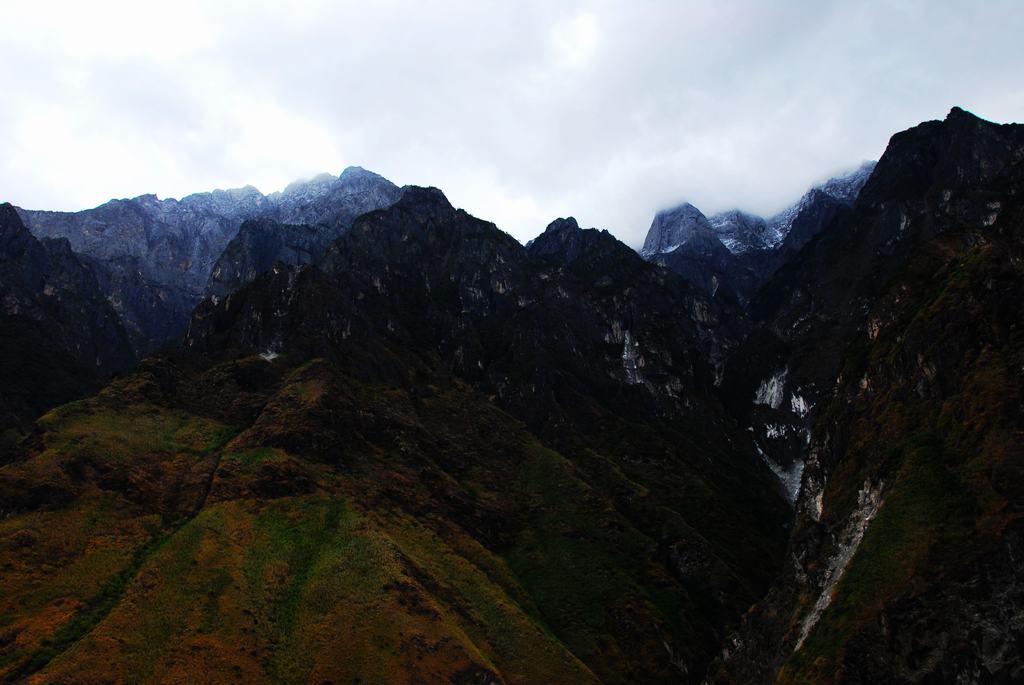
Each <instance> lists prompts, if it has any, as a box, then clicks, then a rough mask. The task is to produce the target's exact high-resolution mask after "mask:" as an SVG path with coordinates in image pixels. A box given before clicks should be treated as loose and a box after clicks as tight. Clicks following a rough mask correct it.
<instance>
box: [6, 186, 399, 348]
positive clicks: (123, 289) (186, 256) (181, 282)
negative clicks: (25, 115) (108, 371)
mask: <svg viewBox="0 0 1024 685" xmlns="http://www.w3.org/2000/svg"><path fill="white" fill-rule="evenodd" d="M399 193H400V189H399V188H398V186H396V185H395V184H393V183H391V182H390V181H388V180H387V179H385V178H384V177H382V176H380V175H378V174H375V173H373V172H370V171H367V170H365V169H362V168H359V167H349V168H348V169H345V170H344V171H343V172H342V173H341V174H340V175H339V176H332V175H331V174H320V175H319V176H316V177H314V178H312V179H308V180H305V181H296V182H294V183H291V184H289V186H288V187H287V188H285V190H284V191H280V192H276V193H271V194H270V195H263V194H262V193H261V192H260V191H259V190H258V189H256V188H255V187H253V186H251V185H248V186H243V187H242V188H233V189H228V190H214V191H211V192H203V193H194V194H192V195H188V196H185V197H183V198H182V199H181V200H175V199H166V200H160V199H159V198H158V197H157V196H156V195H153V194H148V195H141V196H139V197H137V198H133V199H130V200H111V201H110V202H107V203H105V204H102V205H100V206H99V207H96V208H93V209H88V210H84V211H81V212H47V211H33V210H24V209H19V210H18V212H19V214H20V216H21V218H22V220H23V221H24V222H25V224H26V225H27V226H28V227H29V229H30V230H31V231H32V233H33V234H34V235H35V236H37V237H40V238H66V239H67V240H68V241H69V242H70V244H71V248H72V249H73V250H74V251H75V252H76V253H78V254H80V255H83V256H84V257H85V258H87V259H89V260H91V262H92V263H93V265H94V266H95V267H96V268H97V269H98V270H99V272H100V279H99V280H100V285H101V287H102V288H103V290H104V292H105V294H106V296H107V298H108V300H109V301H110V302H111V303H112V304H113V305H114V307H115V308H116V309H117V310H118V313H119V315H120V316H121V318H122V320H124V322H125V324H126V327H127V328H128V330H129V333H130V334H131V335H132V339H133V344H134V346H135V348H136V350H137V351H138V352H139V353H140V354H147V353H149V352H152V351H154V350H156V349H157V348H159V347H160V346H161V345H162V344H164V343H166V342H168V341H170V340H174V339H176V338H177V337H178V336H179V335H180V334H181V333H182V329H183V327H184V325H185V323H186V321H187V320H188V316H189V314H190V312H191V311H192V308H193V307H194V306H195V305H196V303H197V302H198V301H199V300H200V299H201V298H202V297H203V295H204V294H218V295H219V294H225V293H226V292H229V291H230V290H231V289H232V288H235V287H238V286H239V285H240V284H242V283H245V282H247V280H248V279H249V278H250V277H252V276H253V275H255V274H257V273H259V272H260V267H259V265H263V264H272V263H273V262H274V261H275V260H282V261H284V262H286V263H291V264H302V263H308V262H310V261H312V260H315V259H316V258H318V257H319V256H320V255H321V254H322V253H323V251H324V249H326V247H327V245H329V244H330V242H331V241H332V240H334V239H336V238H337V237H338V235H340V234H341V233H342V232H344V231H345V230H347V229H348V227H349V226H350V225H351V223H352V220H353V219H355V218H356V217H357V216H359V215H360V214H362V213H364V212H367V211H370V210H373V209H378V208H380V207H386V206H388V205H390V204H391V203H393V202H394V201H395V200H396V199H398V196H399ZM251 219H262V220H266V221H262V222H257V223H255V224H253V225H252V226H250V227H249V229H248V230H246V231H244V232H242V233H240V232H239V228H240V226H242V225H243V224H244V223H245V222H246V221H248V220H251ZM268 222H269V223H268ZM285 225H289V226H301V227H304V228H299V229H295V228H282V229H281V230H277V229H276V228H271V227H272V226H285ZM309 227H314V228H315V230H312V229H310V228H309ZM236 238H238V239H239V240H238V242H237V244H232V243H234V242H235V239H236ZM215 273H216V275H215Z"/></svg>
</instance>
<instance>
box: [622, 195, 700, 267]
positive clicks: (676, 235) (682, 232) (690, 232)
mask: <svg viewBox="0 0 1024 685" xmlns="http://www.w3.org/2000/svg"><path fill="white" fill-rule="evenodd" d="M700 234H704V235H705V236H707V235H711V236H713V235H714V229H713V228H712V227H711V224H710V223H709V222H708V219H707V217H706V216H704V214H703V213H702V212H701V211H700V210H699V209H697V208H696V207H694V206H693V205H692V204H690V203H689V202H684V203H683V204H681V205H679V206H678V207H673V208H672V209H665V210H662V211H660V212H658V213H657V214H656V215H655V216H654V221H653V222H651V227H650V229H648V231H647V238H646V239H645V240H644V245H643V248H641V250H640V254H641V255H642V256H645V257H646V256H651V255H655V254H662V253H666V252H671V251H672V250H674V249H676V248H678V247H679V246H681V245H683V244H685V243H686V242H688V241H690V240H691V239H693V237H694V236H696V235H700Z"/></svg>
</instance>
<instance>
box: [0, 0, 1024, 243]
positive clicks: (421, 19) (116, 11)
mask: <svg viewBox="0 0 1024 685" xmlns="http://www.w3.org/2000/svg"><path fill="white" fill-rule="evenodd" d="M1021 35H1024V8H1022V6H1021V4H1020V3H1019V1H1017V0H1011V1H1002V0H987V1H986V2H984V3H965V2H960V1H949V2H944V1H938V0H935V1H930V2H926V1H924V0H920V1H917V0H906V1H899V2H872V1H868V2H858V3H853V2H813V3H811V2H803V1H800V2H772V3H764V2H754V1H753V0H751V1H749V2H739V1H733V2H720V1H718V2H713V1H707V2H693V1H685V2H684V1H671V0H666V1H664V2H658V1H654V0H633V1H631V2H584V1H580V2H571V1H567V2H557V3H552V2H533V1H530V0H522V1H519V2H507V3H498V2H484V1H480V0H474V1H469V2H460V1H455V2H445V3H423V2H414V1H411V0H410V1H406V0H384V1H382V2H374V3H367V2H330V1H327V0H324V1H322V2H299V1H296V2H291V3H261V2H234V1H233V0H232V1H228V2H217V3H212V2H209V3H203V2H190V1H188V0H185V1H182V2H176V3H173V4H160V3H139V2H96V3H73V2H68V3H62V2H37V3H12V4H11V5H10V6H7V7H5V8H4V13H3V21H2V22H0V79H2V82H3V84H4V88H3V89H2V91H0V149H2V150H3V154H2V155H0V201H11V202H13V203H15V204H18V205H20V206H23V207H27V208H38V209H66V210H73V209H83V208H86V207H91V206H95V205H97V204H100V203H101V202H104V201H105V200H107V199H109V198H111V197H131V196H135V195H139V194H142V193H149V192H154V193H157V194H158V195H160V196H161V197H179V196H182V195H186V194H188V193H191V192H196V191H202V190H209V189H212V188H218V187H219V188H224V187H234V186H241V185H245V184H249V183H251V184H253V185H256V186H257V187H258V188H260V190H262V191H264V192H271V191H274V190H279V189H281V188H283V187H284V186H285V185H287V184H288V183H289V182H290V181H292V180H295V179H297V178H301V177H308V176H312V175H314V174H316V173H318V172H322V171H329V172H331V173H335V174H336V173H339V172H340V171H341V170H342V169H343V168H344V167H346V166H348V165H360V166H363V167H366V168H368V169H372V170H374V171H377V172H378V173H381V174H383V175H385V176H387V177H388V178H389V179H391V180H393V181H394V182H396V183H398V184H408V183H412V184H422V185H436V186H438V187H440V188H442V189H443V190H444V191H445V193H446V194H447V195H448V197H449V198H450V199H451V201H452V202H453V203H454V204H456V205H458V206H461V207H464V208H465V209H467V210H468V211H470V212H471V213H473V214H475V215H477V216H480V217H482V218H486V219H489V220H492V221H495V222H496V223H497V224H498V225H499V227H501V228H502V229H504V230H506V231H508V232H510V233H512V234H513V235H515V236H516V237H517V238H519V239H521V240H525V239H528V238H531V237H533V236H535V235H536V234H537V233H539V232H540V231H542V230H543V229H544V226H545V225H546V224H547V223H548V222H549V221H550V220H551V219H553V218H554V217H557V216H566V215H570V214H572V215H575V216H576V217H577V218H578V219H579V220H580V223H581V224H582V225H594V226H598V227H601V228H607V229H609V230H611V231H612V232H613V233H614V234H616V235H617V236H618V237H619V238H621V239H622V240H624V241H625V242H627V243H629V244H631V245H633V246H638V245H639V244H640V243H641V242H642V241H643V236H644V234H645V233H646V230H647V227H648V226H649V224H650V221H651V218H652V216H653V215H654V213H655V212H656V211H657V210H659V209H662V208H665V207H667V206H671V205H674V204H678V203H679V202H681V201H683V200H688V201H690V202H693V203H694V204H695V205H697V206H698V207H700V208H701V209H703V210H705V211H706V212H708V213H710V212H714V211H718V210H722V209H727V208H730V207H733V206H739V207H741V208H743V209H746V210H748V211H752V212H756V213H761V214H771V213H774V212H775V211H777V210H779V209H781V208H782V207H783V206H785V205H787V204H789V203H790V202H793V201H795V200H796V199H797V198H798V197H799V196H800V194H801V193H802V192H803V191H804V190H806V189H807V188H808V187H809V186H811V185H812V184H813V183H815V182H817V181H821V180H823V179H824V178H827V177H828V176H830V175H834V174H835V173H838V172H842V171H845V170H849V169H851V168H854V167H856V166H858V165H859V163H860V162H861V161H863V160H865V159H876V158H877V157H878V156H879V155H880V154H881V153H882V151H883V150H884V148H885V145H886V142H887V141H888V138H889V136H890V135H891V134H892V133H894V132H895V131H898V130H901V129H904V128H907V127H909V126H912V125H914V124H916V123H918V122H920V121H922V120H926V119H935V118H942V117H943V116H945V114H946V112H947V111H948V110H949V108H950V107H951V106H952V105H954V104H956V105H960V106H962V107H964V108H965V109H969V110H971V111H973V112H975V113H976V114H978V115H979V116H982V117H985V118H988V119H992V120H995V121H1020V120H1022V119H1024V89H1022V88H1020V87H1019V84H1020V74H1021V73H1022V71H1024V41H1021V40H1020V36H1021Z"/></svg>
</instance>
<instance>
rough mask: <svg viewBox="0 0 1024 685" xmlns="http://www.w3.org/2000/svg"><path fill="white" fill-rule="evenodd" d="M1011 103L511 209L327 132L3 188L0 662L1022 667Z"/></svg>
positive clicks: (46, 676)
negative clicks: (807, 167)
mask: <svg viewBox="0 0 1024 685" xmlns="http://www.w3.org/2000/svg"><path fill="white" fill-rule="evenodd" d="M1022 170H1024V126H1021V125H1017V124H1008V125H998V124H993V123H990V122H987V121H984V120H982V119H980V118H978V117H976V116H974V115H972V114H970V113H968V112H965V111H963V110H961V109H959V108H954V109H953V110H952V111H951V112H950V113H949V114H948V115H947V116H946V118H945V119H944V120H941V121H930V122H925V123H922V124H920V125H919V126H916V127H914V128H912V129H909V130H907V131H903V132H901V133H897V134H896V135H894V136H893V137H892V139H891V140H890V142H889V145H888V147H887V148H886V150H885V153H884V154H883V155H882V157H881V158H880V159H879V160H878V162H877V164H876V163H874V162H870V163H866V164H863V165H862V166H860V167H859V168H857V169H856V170H855V171H853V172H852V173H849V174H846V175H843V176H840V177H837V178H834V179H831V180H829V181H827V182H825V183H822V184H820V185H818V186H815V187H814V188H812V189H810V190H809V191H808V192H807V193H806V194H805V195H804V196H803V197H801V198H800V199H799V200H798V201H797V202H796V203H794V204H793V205H792V206H791V207H790V208H788V209H786V210H785V211H783V212H781V213H779V214H778V215H776V216H774V217H769V218H763V217H758V216H754V215H751V214H749V213H745V212H742V211H740V210H732V211H728V212H723V213H720V214H715V215H712V216H710V217H707V216H705V215H704V214H703V213H702V212H700V210H698V209H697V208H696V207H694V206H692V205H690V204H682V205H680V206H678V207H675V208H672V209H668V210H665V211H662V212H659V213H658V214H657V215H656V216H655V217H654V219H653V222H652V224H651V227H650V230H649V232H648V234H647V238H646V240H645V242H644V245H643V247H642V249H641V250H639V252H638V251H635V250H633V249H632V248H630V247H628V246H627V245H625V244H623V243H621V242H620V241H618V240H617V239H616V238H615V237H614V236H612V235H611V234H610V233H608V232H607V231H601V230H597V229H593V228H581V227H580V226H579V225H578V223H577V221H576V220H575V219H573V218H571V217H565V218H559V219H556V220H554V221H552V222H551V224H550V225H548V226H547V228H546V229H545V230H544V231H543V232H542V233H540V235H538V236H537V237H536V238H535V239H534V240H532V241H530V242H529V243H528V244H527V245H525V246H524V245H522V244H520V243H519V242H518V241H516V240H515V239H514V238H512V237H511V236H509V235H507V234H505V233H503V232H502V231H501V230H500V229H498V228H497V227H496V226H495V225H494V224H493V223H490V222H487V221H485V220H482V219H478V218H476V217H473V216H471V215H469V214H468V213H466V212H465V211H463V210H461V209H457V208H455V207H453V206H452V205H451V204H450V203H449V202H448V200H447V198H446V197H445V196H444V194H443V193H442V192H441V191H440V190H438V189H436V188H423V187H415V186H407V187H404V188H399V187H397V186H395V185H394V184H392V183H390V182H389V181H387V180H386V179H384V178H382V177H380V176H378V175H376V174H373V173H371V172H368V171H365V170H363V169H359V168H356V167H352V168H349V169H346V170H345V171H344V172H343V173H342V174H341V175H340V176H338V177H333V176H328V175H323V176H319V177H316V178H314V179H312V180H310V181H307V182H301V183H297V184H293V185H291V186H289V187H288V188H287V189H285V190H284V191H283V192H281V193H275V194H272V195H263V194H261V193H260V192H259V191H257V190H256V189H255V188H252V187H247V188H243V189H239V190H229V191H214V192H212V193H202V194H198V195H192V196H189V197H186V198H183V199H181V200H158V199H157V198H156V197H154V196H142V197H139V198H135V199H132V200H114V201H111V202H109V203H107V204H105V205H102V206H100V207H97V208H95V209H92V210H86V211H84V212H76V213H58V212H42V211H32V210H23V209H18V208H15V207H13V206H11V205H0V304H2V310H0V323H2V327H0V371H2V374H3V380H4V382H3V383H2V385H0V420H2V421H3V424H2V425H0V434H2V438H0V587H2V588H3V590H4V591H3V593H0V678H3V679H4V680H5V681H7V682H32V683H70V682H183V681H194V680H196V679H201V680H203V681H207V682H317V683H328V682H330V683H378V682H395V683H456V684H459V685H470V684H474V685H476V684H479V685H483V684H490V683H510V684H511V683H553V682H557V683H705V682H706V683H844V684H845V683H881V682H886V683H890V682H891V683H946V682H950V683H954V682H957V683H974V682H978V683H1004V682H1005V683H1010V682H1018V681H1020V680H1022V679H1024V661H1022V658H1021V646H1022V645H1024V577H1022V576H1024V572H1022V568H1024V567H1022V565H1021V564H1020V562H1019V560H1020V559H1021V558H1024V537H1022V536H1024V513H1022V512H1024V453H1022V447H1021V445H1022V444H1024V441H1022V438H1024V395H1022V385H1021V383H1020V379H1021V375H1022V370H1024V330H1022V329H1021V322H1022V321H1024V292H1022V290H1024V288H1022V285H1024V281H1022V269H1024V205H1022V203H1021V197H1022V194H1024V171H1022Z"/></svg>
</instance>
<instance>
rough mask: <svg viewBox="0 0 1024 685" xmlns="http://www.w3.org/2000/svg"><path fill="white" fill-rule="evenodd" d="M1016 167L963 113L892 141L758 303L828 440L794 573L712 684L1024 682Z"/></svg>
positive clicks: (1007, 132)
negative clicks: (848, 202)
mask: <svg viewBox="0 0 1024 685" xmlns="http://www.w3.org/2000/svg"><path fill="white" fill-rule="evenodd" d="M1022 160H1024V127H1021V126H1018V125H1006V126H998V125H995V124H991V123H988V122H985V121H982V120H980V119H977V118H976V117H974V116H972V115H970V114H968V113H966V112H963V111H961V110H958V109H954V110H953V111H952V112H950V114H949V116H948V117H947V118H946V120H945V121H942V122H938V121H936V122H928V123H925V124H922V125H920V126H918V127H916V128H913V129H911V130H909V131H905V132H903V133H900V134H897V135H896V136H894V137H893V138H892V140H891V141H890V144H889V147H888V149H887V150H886V153H885V155H884V156H883V157H882V159H881V160H880V161H879V163H878V167H877V169H875V171H874V173H873V175H872V176H871V179H870V180H869V181H868V183H867V184H866V185H865V187H864V189H863V191H862V192H861V194H860V197H859V198H858V200H857V202H856V204H855V205H854V207H853V209H852V211H850V212H848V213H846V214H843V215H841V216H840V217H838V218H837V219H836V221H835V222H834V223H833V225H831V226H830V227H829V228H828V229H827V231H825V232H824V233H822V234H821V236H820V237H819V238H817V239H816V240H814V241H812V242H811V243H810V244H809V245H808V246H807V247H806V248H805V249H804V250H803V251H802V252H801V253H800V257H799V259H797V260H794V261H792V262H791V263H790V264H789V265H788V266H786V267H784V268H783V269H782V270H781V271H780V272H779V273H778V274H776V276H775V277H774V278H773V279H772V281H770V282H769V283H768V285H767V286H766V287H765V289H764V290H763V291H762V293H761V296H760V297H759V299H758V300H757V301H756V302H755V306H754V309H755V313H756V314H757V316H758V318H759V319H760V320H761V321H762V322H764V323H763V327H762V328H761V329H760V331H759V332H757V333H756V334H755V335H756V336H757V337H759V338H760V339H761V341H760V342H759V343H758V347H760V348H762V349H764V348H767V347H770V345H766V344H765V343H764V340H765V339H773V340H774V341H775V342H774V343H773V344H774V346H775V350H776V351H775V353H774V357H775V358H774V359H772V360H771V361H770V362H766V363H765V364H764V365H762V367H761V370H760V375H761V376H763V377H765V378H767V377H770V376H771V375H772V374H773V373H776V370H777V369H779V368H784V369H785V371H786V373H785V375H784V376H783V378H784V379H785V385H784V387H783V389H782V390H781V392H780V393H779V398H780V402H779V404H780V405H781V406H785V404H787V400H789V401H790V402H793V403H794V406H795V404H796V403H795V401H794V398H795V397H796V396H797V393H798V394H799V397H800V398H801V399H800V403H801V404H802V405H806V407H808V408H809V409H810V422H809V424H808V426H809V427H810V428H811V429H812V432H811V433H810V434H809V445H808V447H807V452H806V454H807V455H808V462H807V465H806V468H805V470H804V473H803V489H802V491H801V492H800V495H799V500H798V503H797V521H796V524H795V529H794V534H793V537H792V540H791V542H790V550H789V556H790V563H789V565H788V569H787V573H786V575H785V577H784V579H783V580H782V581H780V582H779V583H778V584H777V586H776V587H775V588H774V589H773V590H772V592H771V594H770V595H769V597H768V599H766V600H765V601H763V602H762V603H760V604H759V605H758V606H756V607H755V608H754V609H753V610H752V611H751V613H750V615H749V616H748V618H747V620H746V622H745V629H744V630H743V631H741V632H740V633H739V634H738V635H737V636H736V637H735V638H734V640H733V641H732V642H731V644H730V645H729V647H728V648H727V649H726V652H725V653H724V654H723V656H722V658H721V661H720V663H719V664H718V666H717V667H716V670H715V673H716V674H717V675H716V676H715V678H713V679H712V680H713V681H716V682H723V683H725V682H737V681H738V680H751V681H762V682H765V681H768V682H770V681H773V680H777V681H778V682H794V683H796V682H799V683H807V682H841V683H854V682H858V683H859V682H878V681H879V680H883V681H892V682H1013V681H1016V680H1019V679H1020V678H1021V677H1022V675H1024V671H1022V665H1021V661H1020V652H1019V644H1020V640H1021V636H1022V633H1021V630H1022V629H1021V623H1020V621H1019V617H1020V616H1021V613H1022V611H1024V605H1022V603H1021V599H1022V597H1021V594H1020V593H1019V592H1018V591H1017V590H1016V588H1017V587H1019V584H1020V580H1021V571H1020V568H1021V567H1020V565H1019V564H1014V563H1013V562H1011V561H1010V560H1011V559H1013V558H1014V555H1015V554H1016V553H1017V550H1018V549H1019V546H1020V535H1021V530H1022V522H1021V514H1020V511H1021V504H1022V499H1021V497H1022V491H1021V488H1020V484H1021V483H1022V482H1024V479H1022V477H1021V476H1022V475H1024V473H1022V472H1021V464H1022V463H1024V461H1022V457H1024V453H1022V452H1021V447H1020V445H1021V444H1022V443H1021V437H1022V433H1021V426H1022V425H1024V422H1022V419H1024V414H1022V410H1024V403H1022V396H1021V390H1020V387H1019V386H1020V384H1019V382H1018V379H1019V377H1020V368H1022V367H1021V364H1020V362H1021V360H1022V354H1024V338H1022V337H1021V336H1022V333H1021V330H1020V322H1021V321H1022V320H1024V309H1022V305H1021V296H1022V295H1024V292H1022V289H1021V283H1022V279H1021V276H1022V273H1021V268H1022V267H1021V265H1022V264H1024V261H1022V257H1024V233H1022V231H1024V207H1022V205H1021V202H1020V196H1021V191H1022V190H1024V174H1022V171H1021V169H1022V166H1021V161H1022ZM741 349H742V348H741ZM740 365H745V366H746V368H747V370H748V371H749V368H750V364H749V362H746V363H740ZM753 387H754V383H753V381H751V382H750V383H749V384H748V386H747V388H748V390H751V391H752V390H753Z"/></svg>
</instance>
